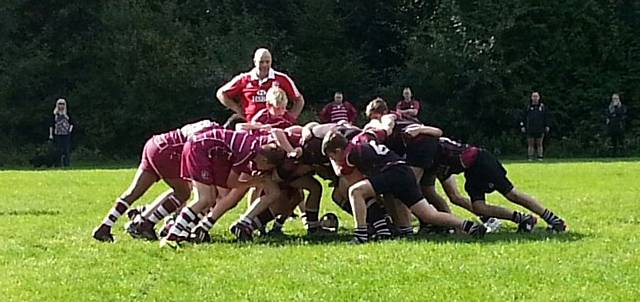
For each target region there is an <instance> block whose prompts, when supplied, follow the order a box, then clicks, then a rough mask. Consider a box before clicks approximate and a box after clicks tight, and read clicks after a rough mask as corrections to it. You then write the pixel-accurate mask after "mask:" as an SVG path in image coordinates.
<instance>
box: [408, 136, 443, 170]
mask: <svg viewBox="0 0 640 302" xmlns="http://www.w3.org/2000/svg"><path fill="white" fill-rule="evenodd" d="M406 144H407V150H406V152H407V164H408V165H409V166H412V167H418V168H422V169H424V170H425V171H426V170H428V169H430V168H431V166H432V165H433V162H434V160H435V158H436V153H437V152H438V139H437V138H435V137H430V136H419V137H415V138H411V139H407V142H406Z"/></svg>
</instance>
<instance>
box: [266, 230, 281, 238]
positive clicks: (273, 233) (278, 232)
mask: <svg viewBox="0 0 640 302" xmlns="http://www.w3.org/2000/svg"><path fill="white" fill-rule="evenodd" d="M264 236H266V237H271V238H279V237H286V236H287V235H285V234H284V232H282V229H271V230H270V231H269V232H267V233H266V234H265V235H264Z"/></svg>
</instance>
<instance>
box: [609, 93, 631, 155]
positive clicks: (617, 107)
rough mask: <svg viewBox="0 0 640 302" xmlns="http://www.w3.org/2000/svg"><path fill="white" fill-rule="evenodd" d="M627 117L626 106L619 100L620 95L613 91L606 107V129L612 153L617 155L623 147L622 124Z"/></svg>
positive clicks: (623, 124)
mask: <svg viewBox="0 0 640 302" xmlns="http://www.w3.org/2000/svg"><path fill="white" fill-rule="evenodd" d="M626 118H627V107H625V106H624V105H622V102H620V95H618V94H617V93H614V94H613V95H612V96H611V103H609V108H608V109H607V120H606V123H607V128H608V129H607V130H608V132H609V137H610V138H611V145H612V146H611V147H612V148H613V154H614V155H618V154H619V152H620V151H621V149H623V148H624V126H625V119H626Z"/></svg>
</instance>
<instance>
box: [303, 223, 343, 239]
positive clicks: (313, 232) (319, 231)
mask: <svg viewBox="0 0 640 302" xmlns="http://www.w3.org/2000/svg"><path fill="white" fill-rule="evenodd" d="M335 233H337V232H334V231H332V230H329V229H325V228H323V227H320V226H318V227H313V228H308V229H307V237H325V236H331V235H333V234H335Z"/></svg>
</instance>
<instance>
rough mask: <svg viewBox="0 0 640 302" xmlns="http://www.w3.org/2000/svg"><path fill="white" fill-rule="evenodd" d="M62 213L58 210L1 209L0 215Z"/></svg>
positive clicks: (48, 214) (47, 214)
mask: <svg viewBox="0 0 640 302" xmlns="http://www.w3.org/2000/svg"><path fill="white" fill-rule="evenodd" d="M56 215H60V211H58V210H12V211H6V212H3V211H0V216H56Z"/></svg>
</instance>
